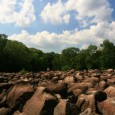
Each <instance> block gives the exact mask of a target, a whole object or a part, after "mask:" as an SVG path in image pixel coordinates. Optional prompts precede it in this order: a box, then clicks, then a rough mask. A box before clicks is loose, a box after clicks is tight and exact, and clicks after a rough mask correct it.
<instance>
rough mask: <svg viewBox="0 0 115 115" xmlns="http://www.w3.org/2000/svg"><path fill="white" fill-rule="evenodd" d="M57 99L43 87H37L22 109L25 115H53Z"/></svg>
mask: <svg viewBox="0 0 115 115" xmlns="http://www.w3.org/2000/svg"><path fill="white" fill-rule="evenodd" d="M57 103H58V99H57V97H56V96H55V95H54V93H53V92H52V91H50V90H48V89H46V88H45V87H38V88H37V90H36V91H35V93H34V95H33V96H32V97H31V99H30V100H28V101H27V102H26V104H25V105H24V107H23V112H24V113H26V114H27V115H53V110H54V107H55V106H56V105H57Z"/></svg>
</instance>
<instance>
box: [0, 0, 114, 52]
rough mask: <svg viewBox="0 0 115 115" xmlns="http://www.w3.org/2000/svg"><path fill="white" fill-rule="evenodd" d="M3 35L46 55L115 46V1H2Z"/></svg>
mask: <svg viewBox="0 0 115 115" xmlns="http://www.w3.org/2000/svg"><path fill="white" fill-rule="evenodd" d="M0 5H1V10H0V14H1V15H0V33H4V34H7V35H8V39H11V40H17V41H20V42H23V43H24V44H25V45H27V46H28V47H35V48H37V49H41V50H43V51H44V52H51V51H54V52H61V51H62V50H63V49H64V48H67V47H79V48H81V49H82V48H87V46H88V45H89V44H95V45H99V44H100V43H102V42H103V40H105V39H109V40H110V41H112V42H114V43H115V37H114V33H115V0H88V1H86V0H77V1H76V0H0Z"/></svg>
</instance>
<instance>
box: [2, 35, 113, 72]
mask: <svg viewBox="0 0 115 115" xmlns="http://www.w3.org/2000/svg"><path fill="white" fill-rule="evenodd" d="M47 68H50V69H51V70H68V69H76V70H83V69H107V68H113V69H115V45H114V43H112V42H110V41H109V40H104V41H103V43H102V44H100V46H99V47H97V46H95V45H92V44H91V45H89V46H88V48H87V49H79V48H76V47H69V48H66V49H63V50H62V52H61V54H58V53H55V52H50V53H44V52H43V51H41V50H39V49H35V48H28V47H26V46H25V45H24V44H23V43H21V42H18V41H11V40H8V39H7V36H6V35H5V34H0V71H1V72H18V71H20V70H22V69H25V70H27V71H45V70H47Z"/></svg>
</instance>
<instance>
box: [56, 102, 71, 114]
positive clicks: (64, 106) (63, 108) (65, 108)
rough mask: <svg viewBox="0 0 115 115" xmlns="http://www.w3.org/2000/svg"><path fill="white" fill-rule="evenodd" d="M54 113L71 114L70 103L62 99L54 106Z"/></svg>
mask: <svg viewBox="0 0 115 115" xmlns="http://www.w3.org/2000/svg"><path fill="white" fill-rule="evenodd" d="M54 115H71V109H70V104H69V103H68V102H67V100H60V102H59V103H58V105H57V106H56V107H55V108H54Z"/></svg>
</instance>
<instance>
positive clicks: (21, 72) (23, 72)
mask: <svg viewBox="0 0 115 115" xmlns="http://www.w3.org/2000/svg"><path fill="white" fill-rule="evenodd" d="M19 73H20V74H22V75H24V74H26V73H28V71H27V70H25V69H24V68H23V69H22V70H20V72H19Z"/></svg>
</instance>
